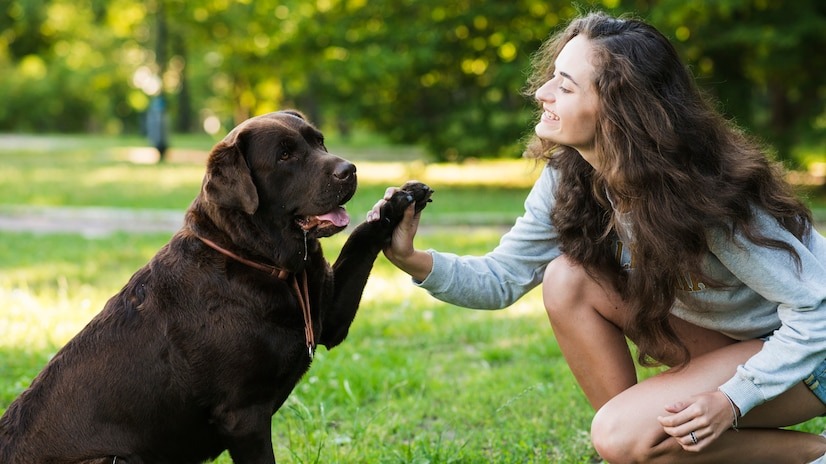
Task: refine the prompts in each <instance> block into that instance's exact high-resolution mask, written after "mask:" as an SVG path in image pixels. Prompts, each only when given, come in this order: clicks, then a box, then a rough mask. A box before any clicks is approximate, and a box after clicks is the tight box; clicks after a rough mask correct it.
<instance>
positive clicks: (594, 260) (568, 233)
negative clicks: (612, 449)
mask: <svg viewBox="0 0 826 464" xmlns="http://www.w3.org/2000/svg"><path fill="white" fill-rule="evenodd" d="M577 35H582V36H584V37H585V38H587V39H589V40H590V41H591V44H592V46H593V48H592V50H593V54H594V55H593V57H592V58H593V59H594V61H593V62H594V63H595V67H596V72H595V77H594V82H593V84H594V88H595V89H596V91H597V94H598V98H599V110H598V112H597V113H598V114H597V120H596V133H595V141H594V144H595V148H596V153H597V158H598V160H599V165H600V170H599V172H597V171H596V170H594V168H593V167H592V166H591V165H590V164H589V163H588V162H586V161H585V160H584V159H583V158H582V157H581V156H580V155H579V153H578V152H577V151H575V150H574V149H572V148H570V147H566V146H559V145H553V144H550V143H549V142H547V141H543V140H541V139H539V138H538V137H536V136H533V137H532V138H531V140H530V141H529V143H528V146H527V153H526V154H527V156H530V157H534V158H538V159H547V160H548V163H550V164H551V165H552V166H554V167H555V168H556V169H558V170H559V172H560V176H559V178H560V181H559V184H558V187H557V192H556V198H557V203H556V206H555V208H554V211H553V213H552V220H553V223H554V225H555V227H556V228H557V230H558V232H559V237H560V240H561V243H562V250H563V252H564V253H565V254H566V255H567V256H568V257H569V258H571V259H573V260H574V261H576V262H578V263H580V264H581V265H582V266H583V267H584V268H585V269H586V270H587V271H588V272H589V273H591V274H592V275H595V276H600V277H601V278H602V279H605V280H606V281H607V282H610V283H611V284H613V285H614V286H615V287H616V290H617V291H618V292H619V293H620V294H621V295H622V297H623V299H624V300H625V301H626V302H627V303H628V307H629V308H631V310H632V311H634V314H633V316H632V317H631V323H630V324H629V326H628V327H624V328H623V329H624V330H625V333H626V334H627V335H628V336H629V338H631V339H632V340H634V341H635V343H636V345H637V348H638V350H639V361H640V362H642V363H643V364H653V358H654V357H660V358H662V357H663V356H664V357H666V358H668V359H671V360H676V364H678V365H682V364H684V363H685V362H686V361H687V360H688V352H687V350H686V348H685V346H684V345H683V344H682V343H681V342H680V340H679V338H678V337H677V336H676V334H675V332H674V330H673V329H672V327H671V325H670V323H669V317H668V316H669V314H670V310H671V307H672V306H673V304H674V301H675V299H676V296H677V292H678V287H679V282H684V281H685V277H686V275H687V273H689V274H691V275H693V276H695V277H698V278H700V279H701V280H703V281H704V282H705V283H706V284H707V285H712V286H713V285H714V282H713V281H711V280H710V278H709V277H708V276H706V275H703V273H702V271H701V266H700V264H701V261H702V258H703V256H704V255H705V254H706V253H708V245H707V242H706V233H707V231H708V230H709V229H711V228H717V227H719V228H723V230H727V231H728V233H729V234H734V233H735V232H736V231H740V232H742V233H743V234H744V236H745V237H746V238H748V239H749V240H751V241H753V242H754V243H757V244H759V245H761V246H766V247H771V248H777V249H783V250H786V251H788V252H789V253H791V254H792V255H794V257H795V259H796V260H797V261H798V264H799V257H798V256H797V255H796V254H795V252H794V250H793V249H792V247H791V246H790V245H789V244H787V243H784V242H781V241H777V240H772V239H770V238H768V237H766V236H764V235H762V234H761V231H760V230H759V229H758V228H757V227H755V226H754V225H753V224H752V217H753V210H752V207H754V206H757V207H759V208H762V209H764V210H765V211H767V212H768V213H769V214H771V215H772V216H774V217H775V218H776V219H777V221H778V223H779V224H780V225H782V226H783V227H784V228H786V229H787V230H789V231H790V232H791V233H792V234H794V235H795V236H796V237H798V238H802V237H804V236H805V235H806V234H808V233H809V232H810V230H811V222H812V218H811V212H810V211H809V210H808V208H807V207H806V206H805V205H804V204H803V203H802V202H801V201H800V200H799V199H798V198H797V196H796V195H795V192H794V190H793V189H792V187H791V186H790V185H789V184H788V183H787V182H786V181H785V178H784V175H783V171H782V169H781V168H780V166H779V165H777V164H776V163H774V162H772V161H770V160H769V159H768V157H767V156H766V153H765V152H764V150H763V149H762V148H761V147H760V146H759V145H758V144H757V143H755V142H754V141H753V140H751V139H750V138H749V137H747V136H746V135H745V134H744V133H743V132H742V131H740V130H739V129H737V128H736V127H735V126H734V124H732V123H731V122H730V121H728V120H726V119H725V118H723V117H722V116H721V115H720V113H719V112H718V111H717V110H716V109H715V108H714V106H713V105H712V104H711V103H710V100H709V99H708V98H706V97H705V96H704V95H703V94H702V93H701V92H700V90H699V89H698V88H697V86H696V84H695V82H694V79H693V77H692V76H691V74H690V73H689V72H688V70H687V68H686V67H685V65H684V64H683V63H682V62H681V60H680V58H679V56H678V54H677V52H676V50H675V49H674V47H673V46H672V44H671V43H670V42H669V40H668V39H667V38H665V37H664V36H663V35H662V34H661V33H660V32H659V31H657V30H656V29H655V28H654V27H652V26H650V25H648V24H646V23H645V22H643V21H641V20H637V19H633V18H627V19H621V18H614V17H610V16H608V15H606V14H604V13H590V14H587V15H585V16H582V17H580V18H578V19H575V20H573V21H572V22H571V23H570V24H569V25H568V26H567V27H566V28H565V29H564V30H562V31H560V32H559V33H557V34H556V35H555V36H553V37H552V38H551V39H550V40H548V41H547V42H546V43H545V44H544V45H543V47H542V48H541V49H540V50H539V51H538V52H537V54H536V55H535V56H534V60H533V72H532V75H531V77H530V79H529V81H528V86H527V88H526V94H528V95H534V94H535V92H536V90H537V89H538V88H539V87H540V86H542V84H544V83H545V82H547V81H548V80H549V79H551V78H552V76H553V74H554V62H555V61H556V58H557V55H558V54H559V52H560V50H561V49H562V47H563V46H564V45H565V44H566V43H568V41H569V40H571V39H572V38H573V37H575V36H577ZM606 192H608V193H606ZM609 195H610V199H611V201H612V202H613V204H614V207H615V208H616V209H617V210H619V211H623V212H626V213H627V214H628V215H629V217H630V218H631V223H632V224H633V226H632V227H633V236H634V242H635V243H634V244H633V256H634V258H633V259H634V271H633V272H621V270H620V268H619V264H618V263H617V260H616V259H615V257H614V250H613V241H614V240H615V239H616V232H615V230H614V224H613V208H612V206H611V204H610V203H609V201H608V196H609ZM655 353H656V354H657V355H658V356H655Z"/></svg>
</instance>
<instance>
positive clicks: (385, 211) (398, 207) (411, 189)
mask: <svg viewBox="0 0 826 464" xmlns="http://www.w3.org/2000/svg"><path fill="white" fill-rule="evenodd" d="M431 195H433V189H431V188H430V187H428V186H427V185H425V184H423V183H421V182H416V181H410V182H407V183H405V184H404V185H403V186H402V187H401V188H400V189H399V190H396V192H395V193H394V194H393V196H392V197H390V199H389V200H388V201H387V203H385V204H384V206H383V207H382V210H381V217H382V219H383V222H384V223H386V224H390V225H392V226H393V227H395V226H396V225H397V224H398V223H399V221H401V219H402V216H404V211H405V210H406V209H407V207H408V206H410V204H411V203H415V204H416V206H415V208H416V212H417V213H418V212H420V211H421V210H423V209H424V207H425V206H427V204H428V203H429V202H431V201H432V200H431V198H430V196H431Z"/></svg>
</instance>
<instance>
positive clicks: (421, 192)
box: [401, 181, 433, 213]
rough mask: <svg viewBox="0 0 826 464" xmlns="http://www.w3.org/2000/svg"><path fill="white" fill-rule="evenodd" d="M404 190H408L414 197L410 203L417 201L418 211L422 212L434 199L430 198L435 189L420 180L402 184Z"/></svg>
mask: <svg viewBox="0 0 826 464" xmlns="http://www.w3.org/2000/svg"><path fill="white" fill-rule="evenodd" d="M401 191H402V192H407V193H408V194H410V196H411V197H412V198H411V200H409V201H408V203H412V202H414V201H415V202H416V212H417V213H418V212H420V211H421V210H423V209H424V207H425V206H427V204H428V203H430V202H432V201H433V200H432V199H431V198H430V197H431V196H432V195H433V189H432V188H430V187H428V186H427V185H426V184H423V183H421V182H418V181H409V182H406V183H405V184H404V185H402V188H401Z"/></svg>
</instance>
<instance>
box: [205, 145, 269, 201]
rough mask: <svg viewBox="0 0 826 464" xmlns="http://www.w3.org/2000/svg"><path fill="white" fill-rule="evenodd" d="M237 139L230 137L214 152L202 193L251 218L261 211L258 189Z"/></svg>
mask: <svg viewBox="0 0 826 464" xmlns="http://www.w3.org/2000/svg"><path fill="white" fill-rule="evenodd" d="M238 139H239V137H237V136H236V137H230V136H228V137H227V138H225V139H224V140H223V141H221V142H219V143H218V144H217V145H216V146H215V148H213V149H212V153H210V154H209V160H208V161H207V170H206V171H207V172H206V177H205V178H204V185H203V187H202V189H201V190H202V191H203V194H204V198H205V199H206V201H208V202H210V203H215V204H216V205H220V206H223V207H225V208H231V209H238V210H241V211H244V212H245V213H247V214H250V215H252V214H254V213H255V211H256V210H257V209H258V190H256V188H255V184H254V183H253V181H252V174H251V173H250V169H249V167H248V166H247V162H246V159H245V158H244V154H243V153H242V152H241V149H240V147H239V146H238V143H237V142H238Z"/></svg>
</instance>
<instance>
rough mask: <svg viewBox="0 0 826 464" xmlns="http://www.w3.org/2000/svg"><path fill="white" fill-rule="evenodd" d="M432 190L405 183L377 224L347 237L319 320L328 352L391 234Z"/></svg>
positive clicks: (346, 327) (363, 226)
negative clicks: (413, 206)
mask: <svg viewBox="0 0 826 464" xmlns="http://www.w3.org/2000/svg"><path fill="white" fill-rule="evenodd" d="M432 193H433V190H431V189H430V187H428V186H427V185H425V184H422V183H420V182H408V183H407V184H405V185H404V186H402V188H401V189H400V190H398V191H396V192H395V193H394V194H393V196H392V197H391V198H390V200H388V201H387V202H386V203H385V204H384V205H383V206H382V208H381V211H380V214H381V217H380V219H379V220H377V221H373V222H363V223H362V224H360V225H359V226H358V227H356V229H355V230H354V231H353V233H352V234H350V237H348V238H347V241H346V242H345V244H344V246H343V247H342V249H341V253H340V254H339V255H338V259H337V260H336V262H335V264H334V265H333V274H334V277H333V279H334V280H333V283H334V286H335V289H334V292H333V295H334V296H333V300H332V302H331V304H330V305H328V306H329V309H328V311H325V313H324V319H323V320H322V327H323V330H322V336H321V337H320V343H321V344H323V345H324V346H326V347H327V349H330V348H332V347H334V346H336V345H338V344H339V343H341V342H342V341H343V340H344V339H345V338H346V337H347V332H348V331H349V329H350V324H351V323H352V322H353V318H355V316H356V311H357V310H358V306H359V304H360V303H361V295H362V292H363V291H364V286H365V284H366V283H367V278H368V277H369V276H370V271H371V270H372V269H373V263H374V262H375V261H376V257H377V256H378V254H379V252H380V251H381V250H382V248H384V247H385V246H386V245H387V244H388V243H389V241H390V238H391V236H392V234H393V230H394V229H395V228H396V226H397V225H398V224H399V222H400V221H401V220H402V217H403V216H404V211H405V210H406V209H407V207H408V206H410V205H411V204H412V203H415V204H416V210H417V211H421V210H422V209H423V208H424V207H425V205H427V203H428V202H429V201H430V195H431V194H432Z"/></svg>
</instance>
